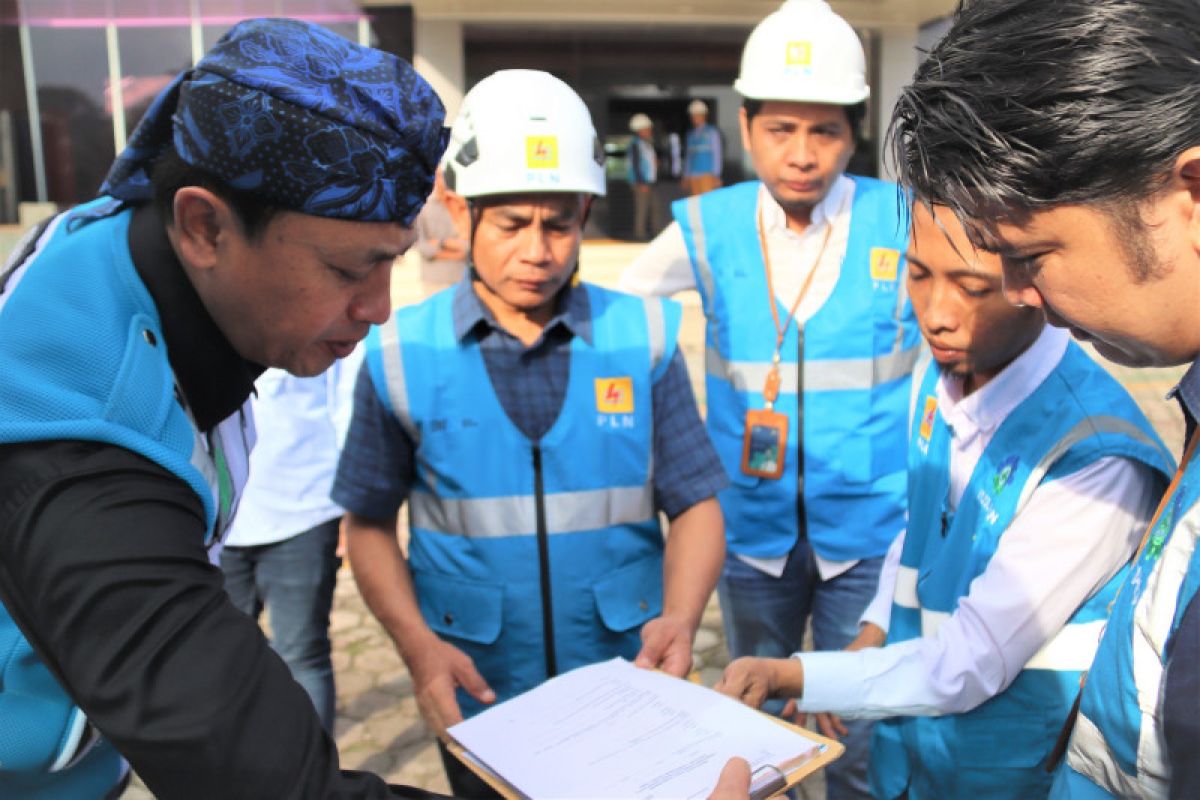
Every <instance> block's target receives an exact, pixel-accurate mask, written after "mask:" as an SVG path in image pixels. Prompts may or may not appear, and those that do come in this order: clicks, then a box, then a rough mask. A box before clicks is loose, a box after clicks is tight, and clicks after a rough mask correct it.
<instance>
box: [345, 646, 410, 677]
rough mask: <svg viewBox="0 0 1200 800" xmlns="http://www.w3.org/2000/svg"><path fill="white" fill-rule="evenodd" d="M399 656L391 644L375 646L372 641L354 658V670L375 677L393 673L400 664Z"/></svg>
mask: <svg viewBox="0 0 1200 800" xmlns="http://www.w3.org/2000/svg"><path fill="white" fill-rule="evenodd" d="M400 663H401V661H400V654H399V653H397V652H396V648H394V647H392V643H391V642H386V643H379V644H376V643H375V641H374V640H372V641H371V642H370V643H369V646H368V647H367V648H366V649H364V650H363V651H362V652H361V653H358V654H357V655H355V656H354V668H355V669H362V670H366V671H368V672H373V673H375V674H376V675H380V674H383V673H389V674H390V673H393V672H395V671H396V666H397V665H398V664H400Z"/></svg>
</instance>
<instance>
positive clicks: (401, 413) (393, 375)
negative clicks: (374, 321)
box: [379, 297, 667, 442]
mask: <svg viewBox="0 0 1200 800" xmlns="http://www.w3.org/2000/svg"><path fill="white" fill-rule="evenodd" d="M642 304H643V306H642V307H643V308H644V309H645V312H646V332H647V336H648V338H649V340H650V370H651V371H652V372H656V371H657V370H658V368H659V366H660V365H661V364H662V360H663V356H664V355H665V354H666V350H667V326H666V320H665V319H664V317H663V307H662V301H661V300H659V299H658V298H656V297H647V298H643V300H642ZM379 345H380V353H381V356H382V361H383V372H384V375H385V376H386V381H387V386H386V387H385V388H386V391H387V395H388V400H389V401H390V402H391V404H392V413H393V414H394V415H395V416H396V419H397V420H398V421H399V422H400V425H401V427H403V428H404V432H405V433H407V434H408V435H409V437H410V438H411V439H412V440H413V441H414V442H419V441H420V437H419V435H418V434H419V431H418V430H417V427H416V425H414V424H413V421H412V414H411V412H410V409H409V402H408V387H407V385H406V383H405V378H404V353H403V352H402V348H401V347H400V328H399V326H398V324H397V321H396V315H395V314H393V315H392V316H391V317H389V318H388V321H387V322H385V323H384V324H383V325H380V326H379Z"/></svg>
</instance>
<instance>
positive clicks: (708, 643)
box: [692, 628, 721, 653]
mask: <svg viewBox="0 0 1200 800" xmlns="http://www.w3.org/2000/svg"><path fill="white" fill-rule="evenodd" d="M720 644H721V637H720V636H719V635H718V634H717V632H716V631H713V630H709V629H708V628H700V629H699V630H697V631H696V638H695V639H694V640H693V641H692V650H694V651H696V652H697V653H707V652H708V651H709V650H711V649H713V648H714V647H717V646H719V645H720Z"/></svg>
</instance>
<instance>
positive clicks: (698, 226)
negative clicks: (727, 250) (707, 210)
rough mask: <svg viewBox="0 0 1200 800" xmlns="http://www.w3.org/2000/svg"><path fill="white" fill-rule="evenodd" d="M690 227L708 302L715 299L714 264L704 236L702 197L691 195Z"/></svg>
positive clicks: (697, 263)
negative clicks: (710, 262)
mask: <svg viewBox="0 0 1200 800" xmlns="http://www.w3.org/2000/svg"><path fill="white" fill-rule="evenodd" d="M687 218H688V227H690V228H691V229H692V244H693V245H694V246H695V248H696V249H695V253H696V274H697V275H698V276H699V278H700V286H701V288H702V289H703V290H704V296H705V298H707V300H708V302H710V303H711V302H712V300H713V274H712V266H711V265H710V264H709V263H708V248H707V244H708V243H707V242H706V241H705V238H704V217H703V215H702V214H701V213H700V197H699V196H696V197H690V198H688V201H687Z"/></svg>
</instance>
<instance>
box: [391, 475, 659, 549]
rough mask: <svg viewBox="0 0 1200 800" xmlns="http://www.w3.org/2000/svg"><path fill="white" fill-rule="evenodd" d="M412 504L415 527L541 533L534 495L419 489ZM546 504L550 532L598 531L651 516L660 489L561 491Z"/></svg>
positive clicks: (495, 534)
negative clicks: (460, 495)
mask: <svg viewBox="0 0 1200 800" xmlns="http://www.w3.org/2000/svg"><path fill="white" fill-rule="evenodd" d="M409 503H410V505H409V511H410V512H411V513H412V525H413V527H414V528H424V529H425V530H433V531H438V532H440V533H446V534H450V535H453V536H471V537H474V538H481V539H488V538H499V537H502V536H532V535H534V534H536V533H537V517H536V509H535V507H534V498H533V496H532V495H510V496H507V497H480V498H474V499H439V498H438V497H435V496H434V495H432V494H430V493H429V492H425V491H414V492H413V493H412V497H411V498H410V500H409ZM545 506H546V528H547V529H548V530H549V532H550V533H552V534H556V533H575V532H578V531H592V530H599V529H601V528H608V527H613V526H616V525H631V524H636V523H639V522H645V521H646V520H648V519H651V518H652V517H653V516H654V492H653V489H652V488H651V487H650V486H628V487H621V488H615V489H590V490H585V491H580V492H556V493H554V494H547V495H546V496H545Z"/></svg>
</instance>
